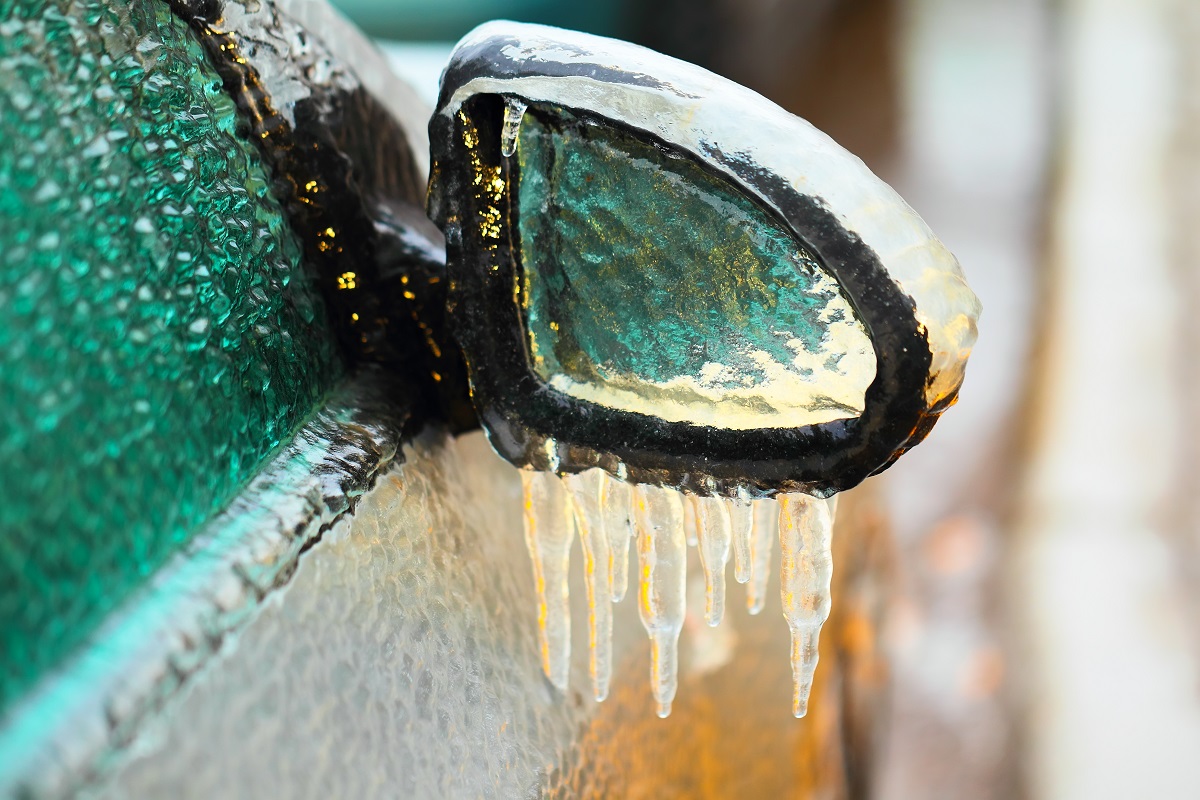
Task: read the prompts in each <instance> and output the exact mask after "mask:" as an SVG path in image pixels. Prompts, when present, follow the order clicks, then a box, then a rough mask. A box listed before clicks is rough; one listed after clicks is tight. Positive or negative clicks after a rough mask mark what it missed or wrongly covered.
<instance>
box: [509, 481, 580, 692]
mask: <svg viewBox="0 0 1200 800" xmlns="http://www.w3.org/2000/svg"><path fill="white" fill-rule="evenodd" d="M521 483H522V486H523V488H524V491H525V544H526V546H527V547H528V548H529V557H530V559H531V560H532V561H533V580H534V585H535V587H536V589H537V598H538V639H539V644H540V645H541V650H542V670H543V671H544V672H545V673H546V677H547V678H549V679H550V682H551V683H552V684H554V685H555V686H556V687H558V688H559V689H562V690H565V689H566V688H567V679H568V676H569V674H570V669H571V610H570V604H569V602H568V599H569V596H568V587H567V574H568V567H569V565H570V557H571V539H572V538H573V536H574V534H575V520H574V513H573V510H572V507H571V498H570V495H569V494H568V493H567V491H566V488H565V487H564V486H563V483H562V481H561V480H559V478H558V476H556V475H554V474H553V473H549V472H531V471H522V472H521Z"/></svg>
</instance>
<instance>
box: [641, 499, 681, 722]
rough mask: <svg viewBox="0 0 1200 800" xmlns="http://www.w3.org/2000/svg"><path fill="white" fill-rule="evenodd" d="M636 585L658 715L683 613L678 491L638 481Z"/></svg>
mask: <svg viewBox="0 0 1200 800" xmlns="http://www.w3.org/2000/svg"><path fill="white" fill-rule="evenodd" d="M633 497H634V504H635V512H636V515H637V533H638V568H639V571H640V572H641V591H640V592H639V593H638V599H639V601H640V602H639V604H638V613H639V614H640V615H641V617H642V625H644V626H645V628H646V633H647V634H649V636H650V689H651V691H652V692H653V693H654V699H655V700H656V701H657V702H658V715H659V716H660V717H667V716H669V715H670V713H671V702H672V701H673V700H674V699H675V689H676V686H677V678H678V674H679V658H678V656H679V647H678V643H679V633H680V631H682V630H683V620H684V617H685V616H686V615H687V603H686V600H687V542H686V540H685V538H684V530H683V507H684V503H683V495H681V494H680V493H679V492H676V491H674V490H673V489H664V488H662V487H659V486H648V485H645V484H640V485H638V486H636V487H635V488H634V490H633Z"/></svg>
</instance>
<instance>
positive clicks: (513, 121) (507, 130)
mask: <svg viewBox="0 0 1200 800" xmlns="http://www.w3.org/2000/svg"><path fill="white" fill-rule="evenodd" d="M527 107H528V106H527V105H526V104H525V101H523V100H518V99H517V98H515V97H509V98H506V99H505V101H504V123H503V125H502V126H501V128H500V155H502V156H504V157H505V158H508V157H510V156H511V155H512V154H513V153H515V152H517V134H518V133H520V131H521V120H522V119H523V118H524V117H525V109H526V108H527Z"/></svg>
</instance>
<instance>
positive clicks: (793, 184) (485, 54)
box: [429, 22, 979, 496]
mask: <svg viewBox="0 0 1200 800" xmlns="http://www.w3.org/2000/svg"><path fill="white" fill-rule="evenodd" d="M494 98H507V99H508V101H509V102H510V103H511V102H512V101H513V100H517V101H521V102H526V101H529V102H539V103H545V104H547V105H550V106H554V105H559V106H562V107H564V108H568V109H573V110H575V111H581V112H584V113H589V114H594V115H595V116H597V117H599V118H602V119H609V120H612V121H613V124H614V125H623V126H625V127H628V128H632V129H633V130H635V131H639V132H641V133H642V134H644V135H646V136H647V137H648V138H657V139H658V140H659V141H660V142H661V143H662V144H664V145H665V146H667V147H669V148H676V149H678V150H679V151H680V152H682V153H684V154H686V155H688V156H690V157H693V158H695V159H696V160H697V161H699V162H700V163H701V164H702V165H703V166H705V167H707V168H708V169H709V170H710V171H712V172H713V173H714V174H717V175H720V176H723V177H724V178H725V179H726V180H729V181H730V182H731V183H733V184H734V185H735V186H739V187H740V188H741V189H742V190H743V191H745V192H746V193H747V194H748V195H749V196H752V197H755V198H756V199H757V200H759V201H761V202H762V203H763V204H764V205H766V206H767V207H768V209H769V210H770V211H771V212H772V213H775V214H778V215H779V216H780V217H781V218H782V220H783V222H784V223H785V224H786V225H787V226H788V227H790V228H791V229H792V230H793V231H794V232H795V233H796V235H797V237H798V238H799V240H800V241H802V242H804V243H805V246H806V247H807V246H812V247H813V249H814V252H819V253H820V255H821V258H822V260H824V261H825V266H826V268H831V269H833V271H834V273H835V275H836V276H837V278H838V280H839V281H840V282H842V285H843V288H844V289H846V290H847V291H849V292H850V294H851V296H852V298H853V299H854V302H855V303H856V307H857V310H858V311H859V313H860V315H862V316H863V317H864V318H866V317H870V319H869V320H865V321H867V323H868V327H869V329H870V331H871V335H872V340H873V345H874V346H875V348H876V353H877V356H878V365H879V372H878V374H877V376H876V379H875V381H874V382H873V383H872V385H871V387H870V389H869V390H868V405H867V409H866V412H865V413H864V414H863V415H862V416H861V417H859V418H857V419H854V420H848V421H844V422H843V421H836V422H834V423H831V424H824V423H821V424H814V425H810V426H805V427H801V428H790V429H774V428H761V429H757V430H746V431H729V430H725V429H722V428H719V427H705V426H689V425H685V424H677V423H670V422H667V421H665V420H659V419H657V418H655V417H651V416H645V415H642V414H633V413H628V412H622V411H619V410H616V409H610V408H607V407H604V406H600V405H597V404H594V403H587V402H578V401H576V400H575V399H574V398H569V397H566V396H565V395H563V394H562V393H560V392H556V391H554V390H552V389H549V387H547V386H545V385H542V384H541V382H540V381H537V380H534V381H532V382H531V381H530V380H527V378H528V375H526V373H527V372H528V369H523V368H522V367H521V366H520V365H514V363H512V362H513V358H514V357H513V355H512V353H514V352H523V351H522V342H523V339H521V338H519V337H514V336H512V335H511V333H510V331H509V329H510V328H514V327H517V326H514V323H513V321H512V320H509V319H507V318H506V317H505V316H504V312H503V311H501V312H496V311H493V310H492V309H493V308H498V307H500V306H501V305H503V304H505V303H506V302H507V301H505V300H504V298H503V296H502V295H503V293H502V292H499V291H497V289H498V287H500V284H502V283H503V282H504V281H506V280H510V278H509V275H510V274H512V273H513V272H514V271H515V270H519V268H520V267H519V259H513V258H511V257H510V254H511V253H514V252H515V251H513V250H512V247H511V246H510V245H508V244H506V243H505V240H506V238H508V237H507V236H506V235H505V233H504V230H503V226H504V225H505V224H508V223H505V222H504V219H505V217H504V215H503V214H501V215H500V224H501V228H502V229H501V231H500V232H499V237H500V238H499V241H498V242H497V241H496V240H494V239H489V240H488V241H487V242H482V241H481V240H480V235H481V234H480V232H479V231H475V230H473V229H472V227H473V226H472V225H471V224H468V221H469V220H471V219H473V218H474V214H475V211H474V210H473V209H472V203H473V202H476V203H477V201H473V200H471V199H470V195H471V192H472V191H474V190H473V189H472V188H471V187H472V186H478V185H479V180H478V177H479V176H474V178H475V179H474V182H472V176H470V175H466V173H468V172H470V170H469V169H466V170H464V168H463V167H462V162H470V163H472V164H474V165H475V166H476V167H479V168H482V169H484V170H485V171H486V172H487V174H488V175H491V174H492V172H493V171H497V170H499V171H500V172H499V173H498V174H503V180H502V181H501V182H500V183H497V184H496V185H497V186H501V187H503V186H506V185H507V181H508V179H509V177H510V176H509V174H508V173H509V171H510V167H509V166H508V165H506V164H503V163H499V162H496V161H495V159H496V158H498V157H499V152H500V151H501V148H498V147H495V146H494V145H492V144H485V145H483V149H480V148H478V147H475V148H473V147H472V145H471V144H470V143H471V142H479V141H484V142H487V143H490V142H491V138H492V136H493V133H494V135H495V137H496V140H497V142H499V141H500V140H501V138H502V134H501V133H500V131H499V124H500V123H499V120H500V118H499V117H497V118H496V119H495V120H492V119H491V118H490V115H491V114H492V112H491V111H490V110H485V109H489V108H490V107H491V106H490V105H488V104H487V103H484V100H488V101H489V102H490V100H491V99H494ZM501 105H504V103H503V102H502V103H501ZM477 112H478V114H477ZM480 115H482V116H480ZM749 118H753V120H754V122H753V124H751V123H749V122H747V119H749ZM767 123H769V124H767ZM477 124H478V125H481V126H483V127H481V128H480V129H479V130H480V131H483V133H484V134H485V135H484V138H483V139H482V140H480V138H479V134H478V132H476V133H471V134H470V135H467V133H466V132H467V130H468V129H470V130H471V131H474V130H475V126H476V125H477ZM493 126H495V127H496V129H497V130H496V131H494V132H493V131H492V130H491V128H492V127H493ZM460 127H461V128H462V130H459V128H460ZM718 134H719V136H720V137H724V138H719V137H718ZM464 137H465V138H464ZM430 141H431V147H432V152H433V167H432V170H433V172H432V176H431V187H430V201H429V207H430V215H431V216H432V217H433V219H434V220H435V221H437V222H438V223H439V225H441V226H442V227H443V230H444V231H445V232H446V234H447V236H448V259H449V267H450V273H451V277H452V278H453V279H454V280H453V282H452V284H453V286H455V287H457V289H456V290H453V291H452V293H451V302H450V305H451V307H452V308H457V309H458V310H457V311H456V312H452V313H451V316H452V318H454V317H455V314H457V315H458V318H457V319H454V320H453V321H454V323H455V326H456V329H457V333H458V336H459V340H460V343H461V344H462V346H463V348H464V351H465V352H466V353H467V356H468V359H469V361H470V362H471V366H472V381H473V391H474V393H475V394H474V397H475V401H476V406H477V408H478V410H479V413H480V416H481V419H482V421H483V424H484V427H485V429H486V430H487V432H488V434H489V436H490V437H491V438H492V441H493V444H494V445H495V446H496V447H497V449H498V450H499V451H500V452H501V453H502V454H503V455H504V456H505V457H506V458H508V459H509V460H510V461H512V462H513V463H516V464H518V465H521V466H532V467H534V468H537V469H553V470H555V471H558V472H560V473H568V472H578V471H582V470H585V469H588V468H590V467H593V466H599V467H601V468H603V469H605V470H606V471H608V472H609V473H610V474H613V475H616V474H618V473H619V472H621V471H625V472H626V473H627V474H628V476H629V478H630V479H632V480H633V481H635V482H642V483H654V484H658V485H674V486H680V487H682V488H685V489H687V490H688V491H699V492H700V493H703V494H709V493H711V492H709V491H708V490H706V489H704V488H703V487H702V486H701V484H702V483H704V482H710V481H715V483H714V485H715V490H716V492H715V493H718V494H722V495H725V496H732V495H734V494H736V492H737V491H738V490H739V489H748V490H749V491H750V492H751V493H752V494H755V495H760V494H765V495H768V496H770V495H774V494H775V493H776V492H781V491H782V492H795V491H804V492H808V493H811V494H815V495H818V496H828V495H829V494H831V493H833V492H836V491H840V490H844V489H846V488H849V487H851V486H854V485H856V484H857V483H858V482H859V481H861V480H862V479H863V478H865V477H866V476H867V475H870V474H874V473H877V472H880V471H882V470H883V469H885V468H886V467H887V466H889V465H890V464H891V463H893V462H894V461H895V459H896V458H898V457H899V456H900V455H901V454H902V453H903V452H905V451H906V450H907V449H908V448H910V447H912V446H913V445H915V444H917V443H918V442H920V441H921V440H922V439H923V438H924V437H925V435H926V434H927V433H928V432H929V430H930V429H931V428H932V427H933V425H934V423H935V422H936V420H937V418H938V416H939V415H940V414H941V413H942V411H944V410H945V409H946V408H948V407H949V406H950V405H952V404H953V401H954V400H955V398H956V396H957V390H958V387H959V385H960V384H961V379H962V374H963V367H964V364H965V359H966V356H967V355H968V354H969V345H970V344H971V343H973V341H974V336H975V318H976V317H977V313H978V310H979V304H978V301H977V299H976V298H975V297H974V295H973V294H972V293H971V292H970V290H969V289H967V288H966V285H965V283H964V282H963V279H962V273H961V270H960V269H959V267H958V265H957V262H956V261H955V260H954V258H953V256H952V255H950V254H949V253H948V251H946V249H945V248H944V247H943V246H942V245H941V244H940V243H939V242H937V240H936V239H934V238H933V237H932V234H930V232H929V230H928V228H927V227H925V225H924V223H923V222H921V220H920V219H919V218H918V217H917V216H916V215H915V213H913V212H912V210H911V208H909V207H908V206H907V205H906V204H904V203H903V201H902V200H900V199H899V198H898V197H897V196H896V195H895V192H893V191H892V190H891V189H890V187H888V186H887V185H886V184H884V183H883V182H882V181H880V180H879V179H878V178H876V177H875V176H873V175H872V174H871V173H870V172H869V171H868V170H867V169H866V168H865V166H864V165H863V164H862V162H861V161H859V160H858V159H857V158H855V157H854V156H852V155H850V154H849V153H846V152H845V151H844V150H842V149H841V148H840V147H838V146H837V145H836V144H834V143H833V142H832V141H831V140H829V139H828V137H826V136H824V134H821V133H820V132H818V131H816V130H815V129H813V128H812V126H810V125H808V123H806V122H804V121H803V120H800V119H798V118H797V117H795V116H793V115H791V114H790V113H788V112H786V111H784V110H783V109H780V108H779V107H778V106H775V105H774V104H772V103H770V102H769V101H767V100H765V99H764V98H762V97H761V96H759V95H757V94H755V93H753V92H751V91H749V90H747V89H744V88H742V87H740V86H737V85H736V84H733V83H731V82H729V81H727V80H725V79H723V78H720V77H719V76H716V75H713V74H711V73H709V72H707V71H705V70H703V69H700V68H699V67H695V66H693V65H690V64H686V63H684V62H680V61H677V60H675V59H671V58H668V57H666V56H662V55H660V54H657V53H654V52H653V51H649V50H645V49H643V48H640V47H638V46H635V45H631V44H628V43H624V42H619V41H615V40H608V39H603V38H600V37H593V36H588V35H585V34H577V33H573V32H570V31H563V30H558V29H554V28H548V27H545V26H536V25H524V24H517V23H509V22H498V23H488V24H486V25H484V26H481V27H480V28H479V29H477V30H476V31H474V32H473V33H471V34H469V35H468V36H467V37H466V38H465V39H464V40H462V41H461V42H460V43H459V44H458V45H457V46H456V48H455V51H454V53H453V55H452V57H451V61H450V63H449V65H448V66H447V68H446V70H445V72H444V73H443V81H442V93H441V96H440V99H439V106H438V112H437V114H435V116H434V118H433V119H431V121H430ZM797 142H800V143H801V144H803V143H804V142H811V144H812V146H811V147H808V148H807V149H804V150H803V151H801V148H798V147H797V145H796V143H797ZM464 143H465V144H466V147H467V149H468V150H472V152H464V151H463V149H462V148H463V145H464ZM744 143H745V144H746V145H747V146H746V147H742V145H743V144H744ZM781 143H786V144H781ZM488 147H491V148H492V149H494V150H496V151H497V152H496V153H493V154H490V155H489V154H488V153H487V152H486V151H487V148H488ZM722 148H737V149H735V150H732V151H730V152H725V151H724V150H723V149H722ZM481 158H482V161H481V160H480V159H481ZM806 159H807V160H809V161H811V162H812V166H813V167H814V169H813V170H811V171H810V172H807V173H806V172H805V171H804V167H805V163H806ZM793 162H794V163H793ZM789 164H790V166H789ZM779 170H790V172H783V173H781V172H780V171H779ZM464 175H465V177H464ZM818 179H819V180H824V181H825V182H826V183H827V184H828V185H827V186H819V187H815V188H814V184H816V183H817V181H818ZM849 184H853V185H849ZM489 185H490V184H489ZM848 185H849V186H848ZM819 190H820V191H824V192H825V194H824V195H822V194H818V193H817V192H818V191H819ZM826 190H827V191H826ZM808 192H812V194H809V193H808ZM501 194H503V189H502V190H501ZM831 198H832V200H835V201H837V203H838V205H839V208H832V203H831ZM855 200H857V201H858V205H857V206H855V205H854V201H855ZM478 211H479V213H480V214H483V213H485V212H486V213H489V214H495V213H496V212H497V211H499V209H485V208H482V207H481V208H480V209H478ZM837 212H840V214H839V213H837ZM509 213H510V214H511V213H515V212H512V211H511V210H510V212H509ZM872 215H874V216H878V217H880V220H875V221H874V224H866V223H872V220H871V219H870V217H871V216H872ZM846 220H849V222H847V221H846ZM859 220H864V221H865V222H864V224H863V226H862V227H865V228H870V234H871V241H866V240H865V238H864V236H863V235H861V234H862V232H861V231H858V230H854V229H852V228H849V227H847V226H848V225H852V224H859V222H858V221H859ZM491 235H494V234H491ZM879 242H883V244H879ZM884 245H886V246H884ZM497 246H498V247H499V250H497ZM876 248H878V249H879V250H883V251H885V252H886V254H887V255H886V257H887V259H890V260H891V261H895V262H900V263H899V267H898V268H896V267H895V265H893V264H892V263H888V264H886V265H885V264H884V263H883V261H884V256H883V254H881V253H879V252H877V249H876ZM829 259H833V262H831V261H829ZM834 262H836V263H834ZM836 264H840V265H841V266H840V267H839V266H836ZM931 265H932V266H931ZM889 269H890V270H891V271H892V272H899V273H901V275H902V277H904V282H903V285H902V282H901V281H900V280H898V277H897V275H895V274H891V273H890V272H889ZM914 297H915V298H916V300H915V299H914ZM917 300H920V301H921V302H922V303H924V302H927V301H929V305H928V307H927V308H925V309H921V310H920V312H921V313H918V310H917V309H916V308H915V306H916V304H917ZM943 321H945V322H946V323H947V324H944V325H943V324H941V323H942V322H943ZM518 325H519V323H518ZM485 328H486V329H487V330H488V331H489V332H491V333H492V334H494V335H489V336H487V337H483V336H482V335H481V334H479V333H478V331H479V330H482V329H485ZM948 331H949V333H947V332H948ZM954 331H959V332H960V333H962V337H959V338H958V339H957V340H956V343H955V344H954V346H953V347H950V346H944V347H943V346H941V345H939V344H938V340H939V333H941V334H946V335H947V336H951V338H953V337H955V336H957V334H955V333H953V332H954ZM964 337H965V338H964ZM942 338H944V337H942ZM931 339H932V340H933V341H934V345H933V346H931V345H930V341H931ZM935 351H937V352H935ZM951 351H953V352H951ZM938 359H940V360H941V361H943V362H953V363H952V364H950V366H949V367H948V368H944V369H940V371H939V364H938ZM943 366H944V365H943ZM534 384H537V385H536V386H534ZM618 417H619V419H618ZM614 429H616V430H626V429H632V430H635V432H636V435H633V436H630V437H627V440H622V441H616V440H614V439H613V437H612V436H611V433H610V431H611V430H614ZM701 453H702V454H703V456H700V455H699V454H701ZM748 453H753V454H754V456H753V457H752V458H749V459H748V458H747V456H746V454H748Z"/></svg>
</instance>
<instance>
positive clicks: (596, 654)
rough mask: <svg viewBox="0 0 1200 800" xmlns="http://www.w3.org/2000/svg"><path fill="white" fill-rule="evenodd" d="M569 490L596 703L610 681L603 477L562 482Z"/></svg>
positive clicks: (593, 472) (587, 475) (609, 566)
mask: <svg viewBox="0 0 1200 800" xmlns="http://www.w3.org/2000/svg"><path fill="white" fill-rule="evenodd" d="M563 480H564V482H565V483H566V484H567V486H568V487H569V488H570V490H571V499H572V501H573V505H574V508H575V527H576V528H577V529H578V531H579V541H580V542H581V543H582V544H583V559H584V574H585V575H586V580H587V599H588V642H589V644H590V652H589V659H590V660H589V663H588V667H589V671H590V673H591V676H592V693H593V695H594V696H595V698H596V699H597V700H603V699H604V698H606V697H608V682H609V679H610V678H611V677H612V602H611V600H612V593H613V590H612V585H613V579H612V572H613V566H614V565H613V560H612V556H611V552H612V551H611V545H610V543H609V539H608V534H607V532H606V531H605V530H604V526H605V514H604V511H603V509H604V489H605V485H604V484H605V482H606V479H605V476H604V473H603V472H602V471H601V470H598V469H590V470H588V471H587V472H583V473H581V474H579V475H569V476H567V477H566V478H564V479H563Z"/></svg>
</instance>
